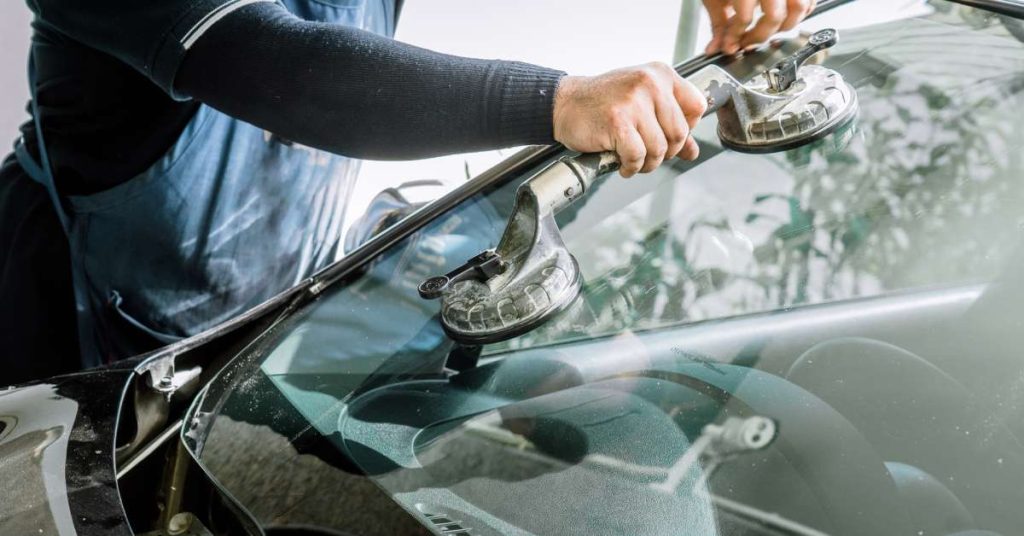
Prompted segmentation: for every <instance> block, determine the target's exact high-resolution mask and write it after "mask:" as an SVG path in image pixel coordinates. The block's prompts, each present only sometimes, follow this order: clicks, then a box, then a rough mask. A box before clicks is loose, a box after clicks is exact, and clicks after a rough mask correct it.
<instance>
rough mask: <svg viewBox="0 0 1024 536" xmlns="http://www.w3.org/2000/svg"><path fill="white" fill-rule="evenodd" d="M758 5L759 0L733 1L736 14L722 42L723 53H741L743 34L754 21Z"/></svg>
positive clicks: (727, 27) (730, 21)
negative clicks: (755, 7) (755, 6)
mask: <svg viewBox="0 0 1024 536" xmlns="http://www.w3.org/2000/svg"><path fill="white" fill-rule="evenodd" d="M756 3H757V0H733V8H734V9H735V10H736V13H734V14H733V16H732V18H731V19H729V23H728V25H727V26H726V29H725V36H724V38H723V40H722V51H723V52H725V53H726V54H735V53H737V52H739V50H740V41H741V40H742V39H743V34H744V33H745V32H746V30H747V27H749V26H750V23H751V22H752V21H753V20H754V5H755V4H756Z"/></svg>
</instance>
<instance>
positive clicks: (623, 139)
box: [175, 3, 706, 177]
mask: <svg viewBox="0 0 1024 536" xmlns="http://www.w3.org/2000/svg"><path fill="white" fill-rule="evenodd" d="M563 77H564V73H561V72H559V71H554V70H551V69H546V68H543V67H538V66H535V65H529V64H525V63H516V62H506V61H489V60H477V59H469V58H461V57H456V56H450V55H446V54H440V53H436V52H431V51H428V50H424V49H422V48H418V47H414V46H411V45H407V44H404V43H400V42H396V41H393V40H390V39H387V38H383V37H380V36H377V35H374V34H371V33H368V32H364V31H361V30H357V29H353V28H346V27H342V26H338V25H330V24H322V23H316V22H307V21H303V20H300V19H298V18H295V17H294V16H292V15H291V14H289V13H288V12H287V11H285V10H284V9H283V8H282V7H280V6H278V5H276V4H270V3H259V4H254V5H251V6H247V7H245V8H242V9H239V10H238V11H236V12H234V13H232V14H231V15H229V16H228V17H226V18H225V19H224V20H222V21H220V22H219V23H218V24H217V25H216V26H214V27H213V28H212V29H210V30H209V31H208V32H207V33H206V34H204V35H203V37H202V38H201V39H199V41H198V42H197V43H196V44H195V45H194V46H193V47H192V48H191V49H190V50H189V51H188V53H187V54H186V56H185V58H184V62H183V64H182V67H181V69H180V70H179V72H178V75H177V77H176V82H175V89H176V90H177V92H179V93H183V94H186V95H189V96H191V97H193V98H196V99H198V100H200V101H202V102H205V103H207V104H209V105H211V106H213V107H214V108H217V109H219V110H221V111H223V112H225V113H228V114H230V115H232V116H234V117H237V118H239V119H242V120H244V121H247V122H249V123H252V124H254V125H257V126H259V127H261V128H265V129H267V130H269V131H271V132H274V133H275V134H277V135H279V136H281V137H283V138H286V139H289V140H292V141H296V142H299V143H302V144H305V145H309V146H313V147H318V148H321V149H325V150H329V151H332V152H335V153H338V154H343V155H348V156H353V157H361V158H371V159H384V160H388V159H410V158H421V157H427V156H438V155H442V154H449V153H456V152H466V151H478V150H484V149H493V148H499V147H507V146H512V145H522V144H531V143H551V142H553V141H558V142H561V143H563V144H565V145H566V146H567V147H569V148H572V149H576V150H579V151H583V152H596V151H604V150H611V151H616V152H617V153H618V154H619V157H620V159H621V161H622V169H621V170H620V173H621V174H622V175H623V176H626V177H629V176H632V175H633V174H635V173H637V172H639V171H645V172H646V171H652V170H653V169H655V168H656V167H657V166H658V165H659V164H660V163H661V162H662V160H663V159H665V158H671V157H674V156H677V155H678V156H681V157H684V158H690V159H692V158H696V157H697V145H696V143H695V142H694V141H693V139H692V138H690V136H689V134H690V129H691V128H692V127H693V125H694V124H695V123H696V121H697V120H698V119H699V118H700V116H701V115H702V114H703V111H704V109H705V108H706V102H705V101H704V98H703V96H701V95H700V93H699V92H698V91H697V90H696V88H694V87H693V86H692V85H691V84H689V83H688V82H686V81H685V80H683V79H682V78H681V77H680V76H679V75H678V74H676V73H675V71H674V70H672V68H671V67H668V66H667V65H664V64H660V63H653V64H648V65H643V66H637V67H629V68H625V69H618V70H615V71H612V72H609V73H606V74H604V75H599V76H593V77H567V78H564V79H563ZM560 82H561V83H560Z"/></svg>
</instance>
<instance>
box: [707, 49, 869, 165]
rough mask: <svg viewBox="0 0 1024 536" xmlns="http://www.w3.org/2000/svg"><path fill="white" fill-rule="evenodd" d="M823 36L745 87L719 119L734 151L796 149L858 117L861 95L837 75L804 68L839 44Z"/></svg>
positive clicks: (720, 131) (815, 67) (721, 135)
mask: <svg viewBox="0 0 1024 536" xmlns="http://www.w3.org/2000/svg"><path fill="white" fill-rule="evenodd" d="M838 39H839V35H838V33H837V32H836V31H835V30H832V29H829V30H821V31H820V32H817V33H815V34H813V35H811V36H810V38H809V39H808V41H807V44H806V45H804V46H803V48H801V49H800V50H798V51H796V52H795V53H794V54H793V55H791V56H789V57H788V58H785V59H783V60H781V61H779V62H778V63H776V64H775V65H773V66H772V67H771V68H769V69H768V70H767V71H766V72H765V73H764V74H763V76H761V77H757V78H755V79H754V80H752V81H751V82H748V83H747V84H744V85H742V86H739V87H738V88H737V91H736V92H735V93H734V94H733V95H732V99H731V101H730V102H729V103H728V104H726V105H725V106H724V107H723V108H722V109H721V110H720V111H719V113H718V137H719V138H720V139H721V140H722V144H723V145H725V146H726V147H729V148H730V149H734V150H737V151H743V152H753V153H765V152H775V151H783V150H786V149H792V148H793V147H798V146H800V145H803V144H805V143H810V142H812V141H814V140H817V139H820V138H822V137H824V136H827V135H829V134H831V133H832V132H834V131H836V130H837V129H839V128H841V127H843V126H844V125H847V124H848V123H849V122H850V121H851V120H852V119H853V118H854V117H855V116H856V114H857V93H856V91H854V89H853V87H852V86H850V85H849V84H848V83H847V82H846V81H845V80H844V79H843V76H842V75H841V74H839V73H837V72H835V71H833V70H832V69H828V68H826V67H821V66H819V65H807V66H804V65H803V63H804V62H805V61H807V60H808V59H809V58H810V57H811V56H813V55H815V54H816V53H818V52H820V51H821V50H824V49H826V48H828V47H831V46H832V45H834V44H836V42H837V41H838Z"/></svg>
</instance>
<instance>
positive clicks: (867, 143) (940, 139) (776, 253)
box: [515, 73, 1024, 347]
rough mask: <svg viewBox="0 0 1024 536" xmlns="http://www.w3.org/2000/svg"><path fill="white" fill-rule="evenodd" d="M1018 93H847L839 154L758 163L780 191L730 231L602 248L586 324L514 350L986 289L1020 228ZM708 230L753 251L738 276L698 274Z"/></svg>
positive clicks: (1023, 187) (890, 84) (991, 88)
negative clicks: (783, 311)
mask: <svg viewBox="0 0 1024 536" xmlns="http://www.w3.org/2000/svg"><path fill="white" fill-rule="evenodd" d="M963 80H970V77H966V76H965V77H964V78H963ZM1022 88H1024V73H1011V74H1008V75H1006V76H1002V77H999V78H994V79H987V80H981V81H974V83H972V84H969V85H965V86H961V87H955V86H951V87H942V88H940V87H937V86H935V85H932V84H929V83H928V82H922V81H921V78H919V77H915V76H906V77H900V76H896V75H891V76H890V77H889V78H888V80H887V82H886V83H885V84H884V85H883V86H882V87H880V88H873V87H865V88H862V89H860V92H861V103H862V108H861V111H860V116H859V117H858V119H857V120H856V127H855V128H856V135H854V136H852V140H851V141H850V143H848V144H847V145H846V146H845V147H842V148H840V149H837V148H836V147H835V140H834V139H831V140H830V139H828V138H827V139H826V140H822V142H819V143H817V144H812V145H809V146H805V147H802V148H798V149H795V150H792V151H788V152H786V153H781V154H777V155H770V156H768V157H767V159H761V160H760V162H765V161H770V162H772V163H773V164H774V165H776V166H778V167H779V168H780V169H781V170H782V171H783V172H784V173H785V174H786V175H788V176H790V177H791V178H792V182H791V183H789V185H788V189H787V190H786V191H767V192H752V193H751V198H750V202H749V203H750V205H749V206H750V209H749V211H748V213H747V214H746V216H745V217H744V218H742V219H741V220H740V221H733V220H731V219H729V218H727V217H724V216H714V217H704V218H700V219H697V220H696V221H693V222H692V223H690V224H689V225H688V226H687V227H686V228H685V232H682V233H680V232H678V231H676V232H675V233H673V232H670V231H669V230H668V229H670V227H661V228H658V229H655V230H654V231H652V232H650V233H648V234H647V235H646V236H643V237H631V238H628V239H627V238H626V237H625V236H624V237H623V238H624V240H622V241H619V242H617V241H607V242H604V243H605V244H614V245H609V246H603V247H606V248H609V252H608V253H607V254H606V255H605V256H604V257H605V258H611V259H616V266H615V267H613V268H612V269H609V270H608V271H607V272H605V275H604V276H602V277H599V278H596V279H592V280H590V281H588V282H587V288H586V292H585V295H586V302H587V306H588V307H586V308H585V309H586V310H587V312H586V313H581V312H578V311H577V312H576V313H574V316H573V318H572V320H571V321H565V322H562V323H561V324H557V325H554V326H550V327H549V328H546V329H542V330H539V331H538V332H535V333H534V334H531V335H529V336H527V337H526V338H524V339H523V340H521V341H519V342H518V343H516V344H515V346H519V347H522V346H531V345H533V344H537V343H540V342H543V341H550V340H554V339H557V340H565V339H567V338H574V337H576V336H581V337H585V336H594V335H598V334H606V333H614V332H617V331H620V330H622V329H626V328H631V329H643V328H648V327H656V326H659V325H665V324H671V323H676V322H680V321H686V320H691V321H692V320H703V319H708V318H715V317H722V316H728V315H735V314H743V313H750V312H757V311H764V310H769V309H775V308H779V307H788V306H792V305H799V304H806V303H816V302H822V301H827V300H834V299H844V298H851V297H856V296H867V295H873V294H877V293H880V292H884V291H889V290H897V289H903V288H910V287H921V286H928V285H937V284H944V283H954V282H964V281H970V280H981V279H986V278H989V277H991V276H992V275H994V273H995V272H996V270H998V268H999V261H1000V259H1001V258H1003V257H1005V256H1006V255H1008V254H1009V251H1010V250H1011V249H1012V247H1013V246H1014V245H1015V243H1016V241H1017V239H1016V237H1017V236H1018V234H1019V231H1020V227H1021V226H1024V217H1022V214H1021V211H1020V207H1021V206H1024V204H1022V202H1024V181H1022V180H1021V178H1022V172H1024V162H1022V158H1021V154H1020V151H1021V150H1020V147H1022V146H1024V130H1022V128H1021V126H1020V125H1019V123H1020V122H1019V121H1018V120H1017V119H1016V117H1017V116H1018V114H1019V110H1020V109H1021V108H1022V107H1024V99H1022V98H1021V89H1022ZM830 143H831V145H830ZM751 158H753V157H751ZM751 162H753V160H751ZM752 165H757V163H752ZM672 218H673V219H684V218H685V215H680V214H673V215H672ZM620 228H621V227H620ZM626 228H629V227H628V226H627V227H626ZM635 228H636V227H634V229H635ZM755 228H756V229H760V230H768V231H770V232H768V233H751V232H749V231H750V230H751V229H755ZM709 232H710V233H712V234H709ZM713 233H718V234H719V235H721V236H724V235H727V234H734V235H735V234H739V235H743V236H755V235H759V234H764V235H766V236H767V238H765V239H763V240H760V241H758V242H757V243H754V244H753V246H754V248H753V252H752V254H751V255H750V259H749V262H745V263H742V267H740V268H737V266H736V265H732V266H727V267H717V266H708V265H706V264H703V263H701V262H700V249H701V247H702V245H704V243H705V242H707V241H708V240H709V239H710V238H709V237H710V236H713ZM598 247H602V246H598ZM581 315H582V317H581ZM584 317H586V318H584Z"/></svg>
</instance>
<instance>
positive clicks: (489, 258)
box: [416, 249, 505, 300]
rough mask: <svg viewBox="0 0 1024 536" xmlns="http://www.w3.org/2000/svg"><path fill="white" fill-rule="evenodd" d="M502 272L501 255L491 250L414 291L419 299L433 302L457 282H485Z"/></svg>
mask: <svg viewBox="0 0 1024 536" xmlns="http://www.w3.org/2000/svg"><path fill="white" fill-rule="evenodd" d="M504 271H505V263H504V262H502V260H501V255H498V254H497V253H495V252H494V250H493V249H489V250H487V251H484V252H483V253H480V254H479V255H477V256H475V257H473V258H472V259H469V260H468V261H466V263H465V264H463V265H462V266H459V267H458V268H456V269H454V270H452V271H450V272H448V273H447V274H445V275H439V276H436V277H431V278H430V279H427V280H426V281H424V282H422V283H420V286H419V287H418V288H417V289H416V290H418V291H419V293H420V297H421V298H424V299H427V300H433V299H435V298H440V297H441V295H442V294H444V291H445V290H448V288H449V287H450V286H451V285H453V284H455V283H458V282H459V281H465V280H467V279H476V280H479V281H487V280H488V279H490V278H492V277H494V276H496V275H498V274H500V273H502V272H504Z"/></svg>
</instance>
